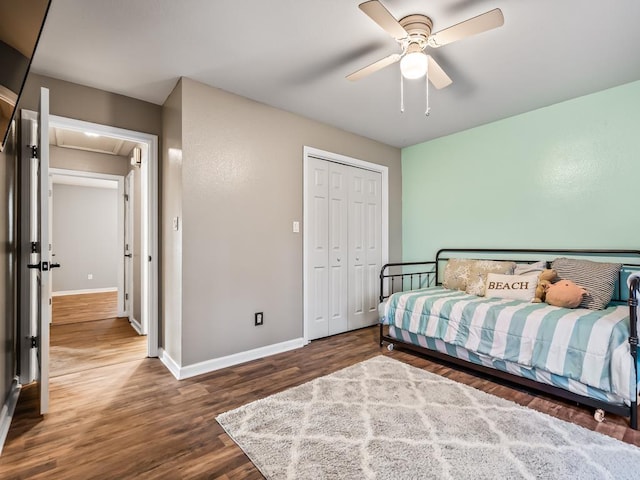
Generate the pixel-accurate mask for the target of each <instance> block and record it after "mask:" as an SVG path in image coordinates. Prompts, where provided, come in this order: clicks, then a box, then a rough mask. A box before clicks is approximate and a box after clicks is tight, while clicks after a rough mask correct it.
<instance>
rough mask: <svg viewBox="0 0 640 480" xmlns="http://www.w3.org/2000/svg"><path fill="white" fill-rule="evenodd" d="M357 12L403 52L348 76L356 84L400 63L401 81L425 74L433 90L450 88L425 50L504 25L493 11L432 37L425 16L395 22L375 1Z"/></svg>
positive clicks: (495, 11)
mask: <svg viewBox="0 0 640 480" xmlns="http://www.w3.org/2000/svg"><path fill="white" fill-rule="evenodd" d="M359 8H360V10H362V11H363V12H364V13H365V14H366V15H368V16H369V18H371V20H373V21H374V22H376V23H377V24H378V25H379V26H380V27H382V29H383V30H385V31H386V32H387V33H388V34H389V35H391V36H392V37H393V38H395V40H396V41H397V42H398V44H399V45H400V47H401V48H402V52H401V53H394V54H391V55H389V56H388V57H385V58H383V59H381V60H378V61H377V62H374V63H372V64H371V65H367V66H366V67H364V68H361V69H360V70H357V71H355V72H353V73H352V74H350V75H347V79H349V80H359V79H361V78H363V77H365V76H367V75H370V74H372V73H374V72H377V71H378V70H381V69H383V68H384V67H387V66H389V65H392V64H394V63H396V62H398V61H399V62H400V71H401V72H402V75H403V77H404V78H409V79H411V78H420V77H422V76H424V75H425V74H426V73H427V72H428V79H429V80H430V81H431V83H433V86H434V87H436V88H438V89H440V88H444V87H446V86H448V85H450V84H451V82H452V80H451V79H450V78H449V76H448V75H447V74H446V73H445V72H444V70H443V69H442V68H441V67H440V65H438V64H437V63H436V61H435V60H434V59H433V57H432V56H431V55H427V54H425V53H424V51H425V49H426V48H427V47H432V48H438V47H441V46H443V45H447V44H449V43H453V42H456V41H458V40H462V39H463V38H466V37H470V36H472V35H476V34H478V33H482V32H486V31H487V30H492V29H494V28H497V27H500V26H502V25H503V24H504V17H503V15H502V11H501V10H500V9H499V8H496V9H493V10H491V11H489V12H486V13H483V14H481V15H478V16H477V17H473V18H470V19H468V20H465V21H464V22H460V23H458V24H456V25H453V26H451V27H449V28H445V29H444V30H440V31H439V32H436V33H431V29H432V28H433V21H432V20H431V18H429V17H427V16H426V15H420V14H414V15H407V16H406V17H403V18H401V19H400V20H399V21H398V20H396V19H395V17H394V16H393V15H391V13H389V10H387V9H386V8H385V6H384V5H382V3H380V2H379V1H378V0H370V1H368V2H364V3H361V4H360V5H359Z"/></svg>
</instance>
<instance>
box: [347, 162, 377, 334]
mask: <svg viewBox="0 0 640 480" xmlns="http://www.w3.org/2000/svg"><path fill="white" fill-rule="evenodd" d="M381 186H382V175H381V174H380V173H377V172H371V171H369V170H363V169H360V168H355V167H351V175H350V186H349V235H348V238H349V280H348V282H349V305H348V309H349V313H348V326H349V330H353V329H356V328H362V327H366V326H368V325H374V324H375V323H377V321H378V289H379V286H378V279H379V274H380V268H381V267H382V265H381V263H382V248H381V243H382V230H381V219H382V217H381V206H382V192H381Z"/></svg>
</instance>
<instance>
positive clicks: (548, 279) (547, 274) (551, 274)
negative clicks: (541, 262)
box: [531, 268, 557, 303]
mask: <svg viewBox="0 0 640 480" xmlns="http://www.w3.org/2000/svg"><path fill="white" fill-rule="evenodd" d="M556 277H557V274H556V271H555V270H553V269H551V268H546V269H544V270H543V271H542V272H540V275H539V276H538V286H537V287H536V296H535V297H534V298H533V300H531V301H532V302H533V303H541V302H544V296H545V292H546V290H545V289H546V287H547V286H548V285H551V284H552V283H553V281H554V280H555V279H556Z"/></svg>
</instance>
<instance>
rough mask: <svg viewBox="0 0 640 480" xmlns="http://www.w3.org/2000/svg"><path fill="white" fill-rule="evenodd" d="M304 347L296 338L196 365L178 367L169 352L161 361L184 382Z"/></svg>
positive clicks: (302, 342)
mask: <svg viewBox="0 0 640 480" xmlns="http://www.w3.org/2000/svg"><path fill="white" fill-rule="evenodd" d="M304 345H305V341H304V338H294V339H293V340H287V341H286V342H280V343H274V344H273V345H266V346H264V347H259V348H254V349H253V350H247V351H246V352H239V353H234V354H232V355H227V356H226V357H219V358H212V359H211V360H205V361H204V362H199V363H194V364H192V365H186V366H184V367H180V366H178V364H177V363H176V362H175V361H174V360H173V359H172V358H171V357H170V356H169V354H167V352H165V351H164V350H161V351H160V360H161V361H162V363H164V365H165V366H166V367H167V368H168V369H169V371H170V372H171V373H172V374H173V376H174V377H176V378H177V379H178V380H183V379H185V378H190V377H195V376H196V375H202V374H204V373H209V372H213V371H215V370H220V369H221V368H227V367H232V366H233V365H238V364H240V363H245V362H249V361H251V360H257V359H259V358H264V357H268V356H271V355H275V354H277V353H283V352H288V351H289V350H295V349H296V348H300V347H303V346H304Z"/></svg>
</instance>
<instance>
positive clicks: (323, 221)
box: [305, 158, 329, 340]
mask: <svg viewBox="0 0 640 480" xmlns="http://www.w3.org/2000/svg"><path fill="white" fill-rule="evenodd" d="M308 167H309V174H308V176H307V192H308V193H307V195H308V197H307V198H308V199H309V202H310V203H309V209H308V218H306V219H305V222H306V224H307V235H308V236H309V241H308V242H309V243H308V252H307V261H308V269H307V272H308V273H307V278H306V281H307V302H308V304H307V308H308V310H307V311H308V321H307V327H308V330H309V332H308V338H309V339H310V340H313V339H315V338H321V337H326V336H327V335H329V315H328V311H329V291H328V288H329V274H328V270H329V268H328V267H329V254H328V242H329V233H328V231H329V229H328V227H329V163H328V162H326V161H324V160H318V159H315V158H310V159H309V164H308Z"/></svg>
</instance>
